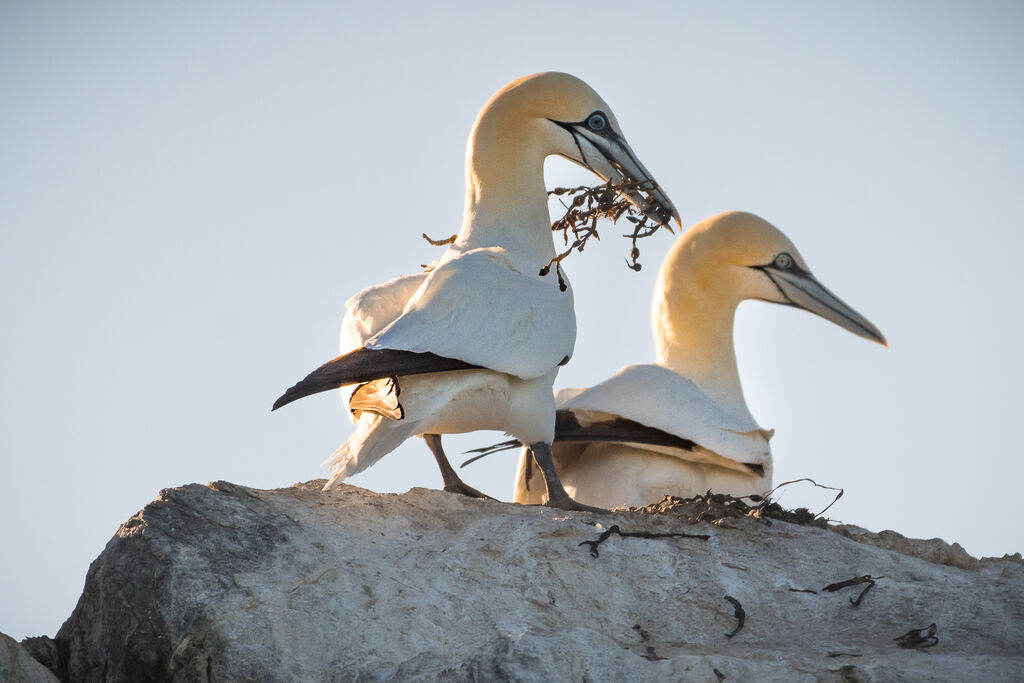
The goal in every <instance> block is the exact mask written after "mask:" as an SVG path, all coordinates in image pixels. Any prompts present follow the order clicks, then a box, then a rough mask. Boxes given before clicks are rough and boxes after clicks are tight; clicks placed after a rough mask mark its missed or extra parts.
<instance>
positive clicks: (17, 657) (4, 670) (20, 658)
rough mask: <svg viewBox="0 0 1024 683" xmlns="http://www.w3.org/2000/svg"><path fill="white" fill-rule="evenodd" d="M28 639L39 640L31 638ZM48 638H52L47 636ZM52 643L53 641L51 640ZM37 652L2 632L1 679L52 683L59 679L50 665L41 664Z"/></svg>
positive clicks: (0, 634)
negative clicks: (50, 668)
mask: <svg viewBox="0 0 1024 683" xmlns="http://www.w3.org/2000/svg"><path fill="white" fill-rule="evenodd" d="M28 640H38V639H35V638H29V639H28ZM46 640H50V639H49V638H46ZM50 642H51V643H52V642H53V641H52V640H50ZM38 659H39V658H38V657H37V656H36V653H35V652H32V651H30V650H29V648H27V647H25V646H24V645H19V644H18V642H17V641H16V640H14V639H13V638H11V637H9V636H7V635H5V634H3V633H0V681H5V682H6V681H9V682H10V683H22V682H24V683H52V681H55V680H58V679H57V677H56V676H55V674H54V673H53V672H52V671H50V670H49V668H48V667H46V666H43V665H41V664H40V663H39V662H38V661H37V660H38Z"/></svg>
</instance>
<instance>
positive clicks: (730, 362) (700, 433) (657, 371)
mask: <svg viewBox="0 0 1024 683" xmlns="http://www.w3.org/2000/svg"><path fill="white" fill-rule="evenodd" d="M746 299H759V300H762V301H771V302H774V303H779V304H785V305H789V306H795V307H797V308H802V309H804V310H807V311H810V312H812V313H815V314H817V315H819V316H821V317H823V318H825V319H826V320H831V321H832V322H834V323H836V324H838V325H840V326H841V327H843V328H845V329H847V330H849V331H851V332H853V333H854V334H857V335H860V336H861V337H865V338H867V339H870V340H871V341H875V342H878V343H879V344H883V345H885V344H886V341H885V337H883V336H882V333H881V332H879V331H878V328H876V327H875V326H874V325H872V324H871V323H870V322H868V320H866V319H865V318H864V317H863V316H861V315H860V314H859V313H857V312H856V311H854V310H853V309H852V308H850V307H849V306H847V305H846V304H845V303H843V302H842V301H840V300H839V299H838V298H837V297H836V296H835V295H834V294H832V292H830V291H829V290H828V289H826V288H825V287H824V286H823V285H821V284H820V283H819V282H818V281H817V279H815V277H814V276H813V275H811V273H810V270H809V269H808V267H807V263H806V262H805V261H804V259H803V257H802V256H801V255H800V253H799V252H798V251H797V249H796V247H795V246H794V245H793V243H792V242H790V240H789V239H788V238H787V237H786V236H785V235H784V234H782V232H781V231H779V230H778V229H777V228H775V227H774V226H773V225H771V224H770V223H768V222H767V221H765V220H763V219H761V218H759V217H757V216H755V215H753V214H749V213H743V212H728V213H721V214H718V215H716V216H712V217H711V218H708V219H706V220H705V221H703V222H701V223H699V224H698V225H696V226H694V227H693V228H691V229H690V230H689V231H687V232H686V233H684V234H683V235H682V236H681V237H680V238H679V239H678V240H677V241H676V243H675V244H674V245H673V247H672V249H671V250H670V251H669V253H668V255H667V256H666V258H665V261H664V263H663V264H662V266H661V270H660V271H659V273H658V279H657V284H656V285H655V290H654V297H653V302H652V307H651V322H652V328H653V333H654V345H655V350H656V353H657V363H656V364H651V365H631V366H627V367H625V368H623V369H622V370H620V371H619V372H618V373H617V374H615V375H614V376H612V377H611V378H610V379H607V380H605V381H604V382H602V383H600V384H598V385H596V386H593V387H590V388H589V389H563V390H561V391H560V392H559V393H558V395H557V397H556V401H557V404H558V412H557V421H556V428H555V444H554V461H555V466H556V468H557V470H558V474H559V476H560V477H561V480H562V483H563V484H564V486H565V489H566V491H567V492H568V493H569V495H571V496H572V497H573V498H574V499H576V500H578V501H580V502H582V503H586V504H589V505H597V506H601V507H605V508H612V507H617V506H631V507H636V506H642V505H647V504H650V503H654V502H658V501H660V500H661V499H662V498H663V496H665V495H666V494H670V495H674V496H680V497H683V498H687V497H691V496H694V495H699V494H703V493H704V492H706V491H707V490H708V489H711V490H712V491H716V492H720V493H729V494H732V495H735V496H743V495H750V494H755V493H764V492H765V491H766V490H768V489H770V488H771V481H772V456H771V450H770V448H769V444H768V441H769V439H770V438H771V436H772V434H773V431H769V430H765V429H762V428H761V427H759V426H758V424H757V422H755V420H754V418H753V416H751V414H750V411H749V410H748V409H747V404H746V402H745V401H744V398H743V389H742V387H741V386H740V378H739V372H738V371H737V367H736V353H735V349H734V346H733V320H734V318H735V313H736V308H737V307H738V306H739V304H740V302H742V301H744V300H746ZM502 446H505V447H508V444H499V445H498V446H496V447H492V448H491V449H481V450H482V451H492V450H498V449H500V448H501V447H502ZM543 498H544V489H543V487H542V486H541V480H540V479H539V478H538V476H537V473H536V471H535V468H533V467H532V461H531V459H530V455H529V453H527V452H525V451H524V452H523V453H522V454H521V455H520V460H519V470H518V473H517V476H516V484H515V500H516V502H519V503H537V502H542V500H543Z"/></svg>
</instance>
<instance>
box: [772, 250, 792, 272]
mask: <svg viewBox="0 0 1024 683" xmlns="http://www.w3.org/2000/svg"><path fill="white" fill-rule="evenodd" d="M792 265H793V257H792V256H790V255H789V254H787V253H786V252H782V253H781V254H779V255H778V256H776V257H775V267H776V268H778V269H779V270H789V269H790V267H792Z"/></svg>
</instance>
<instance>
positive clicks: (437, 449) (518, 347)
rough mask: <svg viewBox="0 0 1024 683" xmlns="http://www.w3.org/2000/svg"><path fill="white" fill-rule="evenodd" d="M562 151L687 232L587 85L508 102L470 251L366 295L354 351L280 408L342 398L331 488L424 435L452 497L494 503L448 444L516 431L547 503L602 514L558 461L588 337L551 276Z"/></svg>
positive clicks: (356, 313)
mask: <svg viewBox="0 0 1024 683" xmlns="http://www.w3.org/2000/svg"><path fill="white" fill-rule="evenodd" d="M552 154H558V155H561V156H563V157H565V158H567V159H569V160H571V161H574V162H576V163H577V164H580V165H582V166H584V167H586V168H588V169H590V170H591V171H592V172H594V173H595V174H597V175H598V176H600V177H601V178H602V179H604V180H620V179H625V180H629V181H633V182H636V183H644V187H649V188H650V189H649V190H645V191H644V193H642V194H641V193H638V192H634V191H628V192H625V193H624V194H625V195H626V198H627V199H629V200H630V201H631V202H632V203H634V204H635V205H637V206H639V207H641V208H642V209H644V210H646V211H648V212H649V213H650V214H651V215H652V216H654V217H655V218H656V219H657V220H658V221H659V222H663V223H665V222H668V220H669V219H670V218H673V217H674V218H675V219H676V220H677V221H678V220H679V218H678V213H677V212H676V211H675V208H674V207H673V206H672V203H671V202H670V201H669V200H668V198H667V197H666V196H665V195H664V194H663V193H662V192H661V191H660V190H659V189H658V188H657V185H656V184H655V183H654V181H653V179H652V178H651V176H650V174H649V173H648V172H647V170H646V169H645V168H644V167H643V165H642V164H641V163H640V162H639V161H638V160H637V158H636V156H635V155H634V154H633V151H632V150H631V149H630V147H629V145H628V144H627V143H626V141H625V139H624V138H623V137H622V133H621V132H620V128H619V125H618V122H617V121H616V119H615V116H614V115H613V114H612V112H611V110H610V109H609V108H608V105H607V104H606V103H605V102H604V101H603V100H602V99H601V98H600V97H599V96H598V95H597V93H596V92H594V91H593V89H591V88H590V87H589V86H588V85H587V84H586V83H584V82H583V81H581V80H579V79H578V78H575V77H573V76H570V75H568V74H562V73H541V74H534V75H532V76H526V77H524V78H521V79H519V80H516V81H513V82H512V83H509V84H508V85H506V86H505V87H504V88H502V89H501V90H500V91H498V92H497V93H496V94H495V95H494V96H493V97H492V98H491V99H490V101H488V102H487V104H486V105H485V106H484V108H483V109H482V110H481V112H480V114H479V115H478V116H477V119H476V122H475V123H474V125H473V130H472V132H471V133H470V137H469V144H468V146H467V150H466V204H465V213H464V218H463V224H462V228H461V230H460V232H459V234H458V237H457V239H456V240H455V241H454V242H453V243H452V244H451V245H450V246H449V247H448V248H447V250H446V251H445V252H444V254H443V255H442V256H441V258H440V259H439V260H438V262H437V263H436V264H435V265H434V266H433V268H432V269H430V271H429V272H426V273H417V274H414V275H407V276H404V277H400V278H397V279H395V280H391V281H390V282H385V283H383V284H379V285H375V286H372V287H368V288H367V289H364V290H363V291H361V292H359V293H358V294H356V295H355V296H353V297H352V298H351V299H350V300H349V301H348V303H347V307H348V311H347V314H346V316H345V320H344V322H343V324H342V352H343V355H341V356H339V357H338V358H336V359H334V360H333V361H330V362H329V363H326V364H325V365H323V366H321V367H320V368H318V369H317V370H315V371H313V372H312V373H311V374H310V375H309V376H308V377H306V378H305V379H303V380H302V381H301V382H299V383H298V384H296V385H295V386H293V387H292V388H291V389H289V390H288V391H287V392H286V393H285V394H284V395H283V396H282V397H281V398H279V399H278V400H277V402H276V403H275V404H274V409H277V408H279V407H281V406H283V405H285V404H287V403H290V402H291V401H294V400H296V399H298V398H302V397H303V396H308V395H309V394H313V393H316V392H319V391H326V390H328V389H334V388H337V387H344V389H343V391H344V392H345V394H346V395H347V396H349V401H348V407H349V409H350V411H351V415H352V419H353V421H354V422H355V423H356V430H355V433H354V434H353V435H352V436H351V437H350V438H349V439H348V440H347V441H346V442H345V443H344V444H342V446H341V447H340V448H338V450H337V451H335V452H334V454H333V455H332V456H331V457H330V458H328V460H327V461H326V462H325V464H329V465H330V466H331V468H332V476H331V479H330V480H329V481H328V483H327V485H326V486H325V488H330V487H331V486H332V485H334V484H335V483H336V482H338V481H341V480H343V479H344V478H345V477H347V476H349V475H352V474H355V473H357V472H360V471H362V470H364V469H366V468H367V467H370V466H371V465H373V464H374V463H376V462H377V461H378V460H380V459H381V458H382V457H383V456H385V455H386V454H387V453H389V452H391V451H392V450H394V449H395V448H396V447H397V446H398V445H399V444H401V443H402V442H403V441H405V440H406V439H407V438H409V437H411V436H414V435H423V436H424V439H425V441H426V442H427V445H428V446H429V447H430V450H431V452H432V453H433V454H434V456H435V458H436V459H437V463H438V466H439V467H440V469H441V474H442V476H443V478H444V488H445V490H446V491H458V492H460V493H466V494H468V495H476V496H481V495H483V494H480V493H479V492H478V491H476V490H474V489H472V488H470V487H468V486H466V485H465V484H464V483H463V482H462V481H461V480H460V479H459V477H458V475H456V474H455V471H454V470H453V469H452V467H451V465H450V464H449V463H448V460H447V458H446V457H445V455H444V452H443V451H442V449H441V439H440V435H441V434H449V433H460V432H468V431H474V430H477V429H489V430H502V431H504V432H506V433H508V434H509V435H511V436H513V437H514V438H515V439H517V440H518V441H520V442H522V443H524V444H527V445H528V447H529V448H530V449H531V451H532V452H533V453H534V456H535V457H536V460H537V462H538V463H539V464H540V466H541V467H542V469H543V470H544V472H545V474H546V484H547V487H548V489H549V495H548V497H547V500H548V504H550V505H553V506H555V507H560V508H566V509H588V508H585V506H579V505H577V504H576V503H574V502H573V501H572V499H571V498H570V497H569V496H568V495H567V494H566V493H565V491H564V489H563V488H562V485H561V484H560V483H559V481H558V476H557V474H556V473H555V469H554V465H553V464H552V462H551V442H552V439H553V437H554V422H555V403H554V397H553V394H552V384H553V382H554V379H555V376H556V375H557V374H558V369H559V366H560V365H563V364H564V363H566V362H568V360H569V358H570V357H571V356H572V351H573V346H574V344H575V339H576V318H575V313H574V311H573V297H572V291H571V289H567V290H566V291H562V290H561V288H560V286H559V283H558V281H557V279H556V276H555V275H554V274H552V275H549V276H546V277H544V276H541V275H540V274H539V273H540V271H541V269H542V268H543V267H544V266H546V265H548V264H549V262H550V261H551V259H552V258H553V257H554V256H555V248H554V241H553V237H552V232H551V222H550V217H549V214H548V203H547V190H546V188H545V185H544V159H545V158H546V157H548V156H550V155H552ZM415 232H416V233H417V234H418V233H419V232H420V230H419V229H417V230H416V231H415Z"/></svg>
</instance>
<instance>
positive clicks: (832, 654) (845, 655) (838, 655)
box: [826, 651, 864, 657]
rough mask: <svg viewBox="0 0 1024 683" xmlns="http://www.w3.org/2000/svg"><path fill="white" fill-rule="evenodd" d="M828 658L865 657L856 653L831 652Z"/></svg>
mask: <svg viewBox="0 0 1024 683" xmlns="http://www.w3.org/2000/svg"><path fill="white" fill-rule="evenodd" d="M826 656H827V657H863V656H864V655H861V654H857V653H856V652H838V651H835V652H829V653H828V655H826Z"/></svg>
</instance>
